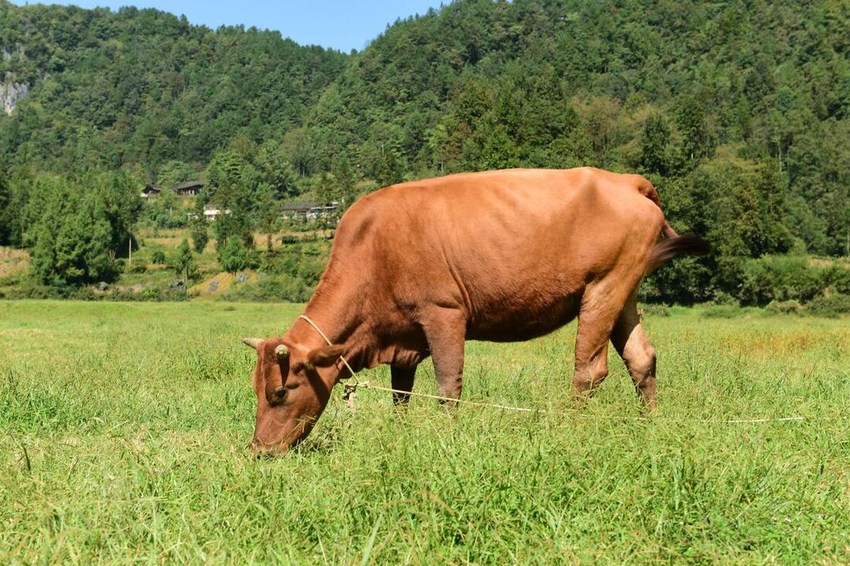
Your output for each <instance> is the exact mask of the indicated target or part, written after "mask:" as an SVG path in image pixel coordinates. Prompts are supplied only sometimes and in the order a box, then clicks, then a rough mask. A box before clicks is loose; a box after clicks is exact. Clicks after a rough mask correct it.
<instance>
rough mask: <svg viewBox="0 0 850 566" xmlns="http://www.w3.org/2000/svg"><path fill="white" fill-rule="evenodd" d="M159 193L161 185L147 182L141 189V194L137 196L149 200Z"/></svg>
mask: <svg viewBox="0 0 850 566" xmlns="http://www.w3.org/2000/svg"><path fill="white" fill-rule="evenodd" d="M160 193H162V187H157V186H156V185H152V184H150V183H148V184H147V185H145V188H144V189H142V194H141V195H139V196H141V197H142V198H143V199H145V200H149V199H152V198H156V197H158V196H159V195H160Z"/></svg>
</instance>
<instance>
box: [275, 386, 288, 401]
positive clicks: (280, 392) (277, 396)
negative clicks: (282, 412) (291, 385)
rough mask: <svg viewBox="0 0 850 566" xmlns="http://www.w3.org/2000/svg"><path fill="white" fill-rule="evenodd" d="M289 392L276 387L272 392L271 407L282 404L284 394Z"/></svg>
mask: <svg viewBox="0 0 850 566" xmlns="http://www.w3.org/2000/svg"><path fill="white" fill-rule="evenodd" d="M288 392H289V390H288V389H287V388H286V387H283V386H281V387H277V388H275V390H274V391H273V392H272V398H271V404H272V405H280V404H281V403H283V401H284V399H286V394H287V393H288Z"/></svg>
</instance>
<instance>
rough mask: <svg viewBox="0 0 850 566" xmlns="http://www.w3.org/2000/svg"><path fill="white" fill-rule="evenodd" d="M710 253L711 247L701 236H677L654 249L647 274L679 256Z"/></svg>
mask: <svg viewBox="0 0 850 566" xmlns="http://www.w3.org/2000/svg"><path fill="white" fill-rule="evenodd" d="M708 253H711V245H710V244H709V243H708V242H706V241H705V240H703V239H702V238H700V237H699V236H694V235H693V234H683V235H681V236H678V235H677V236H674V237H672V238H668V239H666V240H664V241H662V242H660V243H658V244H657V245H656V246H655V248H653V250H652V253H651V254H650V255H649V265H648V267H647V269H646V273H647V274H649V273H652V272H653V271H655V270H656V269H658V268H659V267H661V265H662V264H664V263H666V262H668V261H670V260H671V259H673V258H674V257H676V256H679V255H683V254H687V255H706V254H708Z"/></svg>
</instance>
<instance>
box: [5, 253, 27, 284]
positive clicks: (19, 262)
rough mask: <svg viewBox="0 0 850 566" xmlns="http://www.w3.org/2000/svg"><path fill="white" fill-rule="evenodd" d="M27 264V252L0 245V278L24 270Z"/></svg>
mask: <svg viewBox="0 0 850 566" xmlns="http://www.w3.org/2000/svg"><path fill="white" fill-rule="evenodd" d="M29 264H30V256H29V254H28V253H27V252H25V251H23V250H16V249H12V248H6V247H0V279H5V278H6V277H10V276H12V275H17V274H18V273H22V272H24V271H26V270H27V267H29Z"/></svg>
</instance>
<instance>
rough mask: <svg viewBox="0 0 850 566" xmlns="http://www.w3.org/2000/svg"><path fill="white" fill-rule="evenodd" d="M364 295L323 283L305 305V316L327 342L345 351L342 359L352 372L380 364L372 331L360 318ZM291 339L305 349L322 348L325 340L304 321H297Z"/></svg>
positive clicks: (362, 318)
mask: <svg viewBox="0 0 850 566" xmlns="http://www.w3.org/2000/svg"><path fill="white" fill-rule="evenodd" d="M364 299H365V296H364V293H362V292H361V290H359V289H352V287H346V286H345V285H329V284H328V283H327V282H325V281H323V282H322V283H321V284H320V285H319V287H318V288H317V289H316V293H315V294H314V295H313V297H312V298H311V299H310V302H309V303H307V307H306V308H305V309H304V315H305V316H307V317H308V318H309V319H310V320H311V321H313V322H314V323H315V324H316V326H318V327H319V328H320V329H321V330H322V332H323V333H324V334H325V336H327V338H328V340H330V342H331V344H338V345H341V346H343V347H344V348H345V354H344V355H345V358H346V360H347V361H348V363H349V364H350V365H351V367H352V369H353V370H354V371H360V370H361V369H363V368H366V367H374V366H375V365H377V364H379V363H381V362H382V361H383V360H381V359H380V357H381V355H380V352H379V351H378V348H377V344H376V343H375V335H374V332H373V329H372V328H370V327H369V326H368V324H367V323H366V322H365V320H364V318H365V317H363V302H364ZM289 334H290V338H291V339H292V340H293V341H295V342H298V343H301V344H303V345H304V346H306V347H308V348H317V347H320V346H324V345H325V340H324V339H323V338H322V337H321V335H320V334H319V333H318V332H317V331H316V329H314V328H313V327H312V326H311V325H310V324H309V323H308V322H307V321H305V320H303V319H298V320H296V322H295V324H293V326H292V328H291V329H290V332H289Z"/></svg>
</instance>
